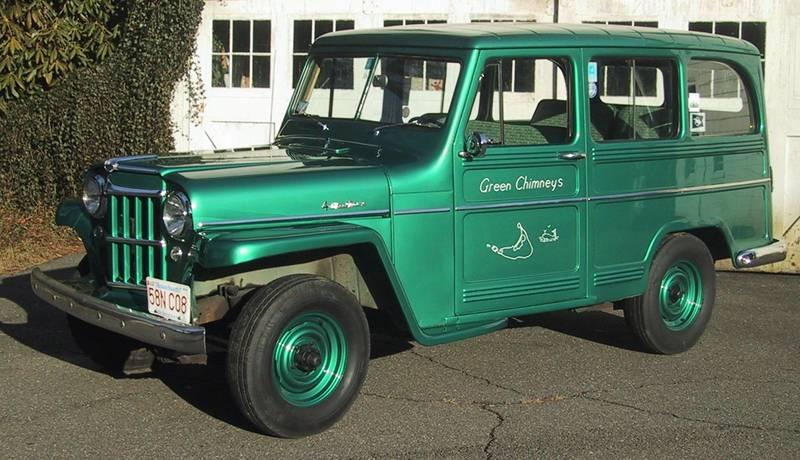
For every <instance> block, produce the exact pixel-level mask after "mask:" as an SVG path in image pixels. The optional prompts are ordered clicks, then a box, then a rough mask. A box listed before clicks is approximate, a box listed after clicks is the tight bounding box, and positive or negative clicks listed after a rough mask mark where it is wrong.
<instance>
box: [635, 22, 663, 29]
mask: <svg viewBox="0 0 800 460" xmlns="http://www.w3.org/2000/svg"><path fill="white" fill-rule="evenodd" d="M633 25H634V26H636V27H652V28H654V29H657V28H658V21H636V22H634V23H633Z"/></svg>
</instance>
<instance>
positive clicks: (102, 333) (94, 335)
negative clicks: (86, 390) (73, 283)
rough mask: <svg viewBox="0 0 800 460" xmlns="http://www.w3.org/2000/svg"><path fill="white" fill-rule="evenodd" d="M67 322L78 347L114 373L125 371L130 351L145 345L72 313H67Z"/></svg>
mask: <svg viewBox="0 0 800 460" xmlns="http://www.w3.org/2000/svg"><path fill="white" fill-rule="evenodd" d="M67 324H68V325H69V330H70V333H71V334H72V338H73V339H74V340H75V343H76V344H77V345H78V348H80V349H81V351H83V353H84V354H86V355H87V356H88V357H89V358H90V359H91V360H92V361H94V362H95V363H97V364H99V365H100V366H101V367H103V368H104V369H105V370H107V371H110V372H112V373H114V374H120V373H123V372H124V371H125V369H126V363H127V362H128V358H129V357H130V355H131V352H132V351H134V350H138V349H141V348H143V347H145V344H143V343H142V342H139V341H137V340H133V339H131V338H128V337H125V336H124V335H120V334H115V333H113V332H111V331H107V330H105V329H103V328H100V327H97V326H95V325H94V324H89V323H87V322H85V321H81V320H80V319H78V318H76V317H74V316H72V315H67Z"/></svg>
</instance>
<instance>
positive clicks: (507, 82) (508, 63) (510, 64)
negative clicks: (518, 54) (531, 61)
mask: <svg viewBox="0 0 800 460" xmlns="http://www.w3.org/2000/svg"><path fill="white" fill-rule="evenodd" d="M502 66H503V72H502V73H503V91H511V79H512V78H513V75H514V60H513V59H503V62H502Z"/></svg>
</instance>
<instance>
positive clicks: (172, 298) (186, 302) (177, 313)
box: [146, 277, 192, 324]
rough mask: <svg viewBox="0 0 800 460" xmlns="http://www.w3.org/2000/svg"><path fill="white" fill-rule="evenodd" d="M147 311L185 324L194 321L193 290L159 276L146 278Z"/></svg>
mask: <svg viewBox="0 0 800 460" xmlns="http://www.w3.org/2000/svg"><path fill="white" fill-rule="evenodd" d="M146 285H147V311H149V312H150V313H152V314H154V315H157V316H160V317H162V318H167V319H171V320H173V321H178V322H181V323H185V324H190V323H191V322H192V317H191V313H192V300H191V299H192V298H191V295H192V291H191V288H189V286H186V285H184V284H178V283H173V282H172V281H164V280H160V279H158V278H150V277H148V278H147V279H146Z"/></svg>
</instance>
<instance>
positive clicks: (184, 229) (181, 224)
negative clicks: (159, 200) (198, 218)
mask: <svg viewBox="0 0 800 460" xmlns="http://www.w3.org/2000/svg"><path fill="white" fill-rule="evenodd" d="M161 218H162V220H163V221H164V228H165V229H166V230H167V233H169V236H171V237H173V238H178V239H183V237H184V236H186V234H187V233H188V232H189V230H191V228H192V208H191V206H190V205H189V198H188V197H187V196H186V194H184V193H182V192H172V193H170V194H169V195H167V199H166V200H164V211H163V212H162V214H161Z"/></svg>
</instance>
